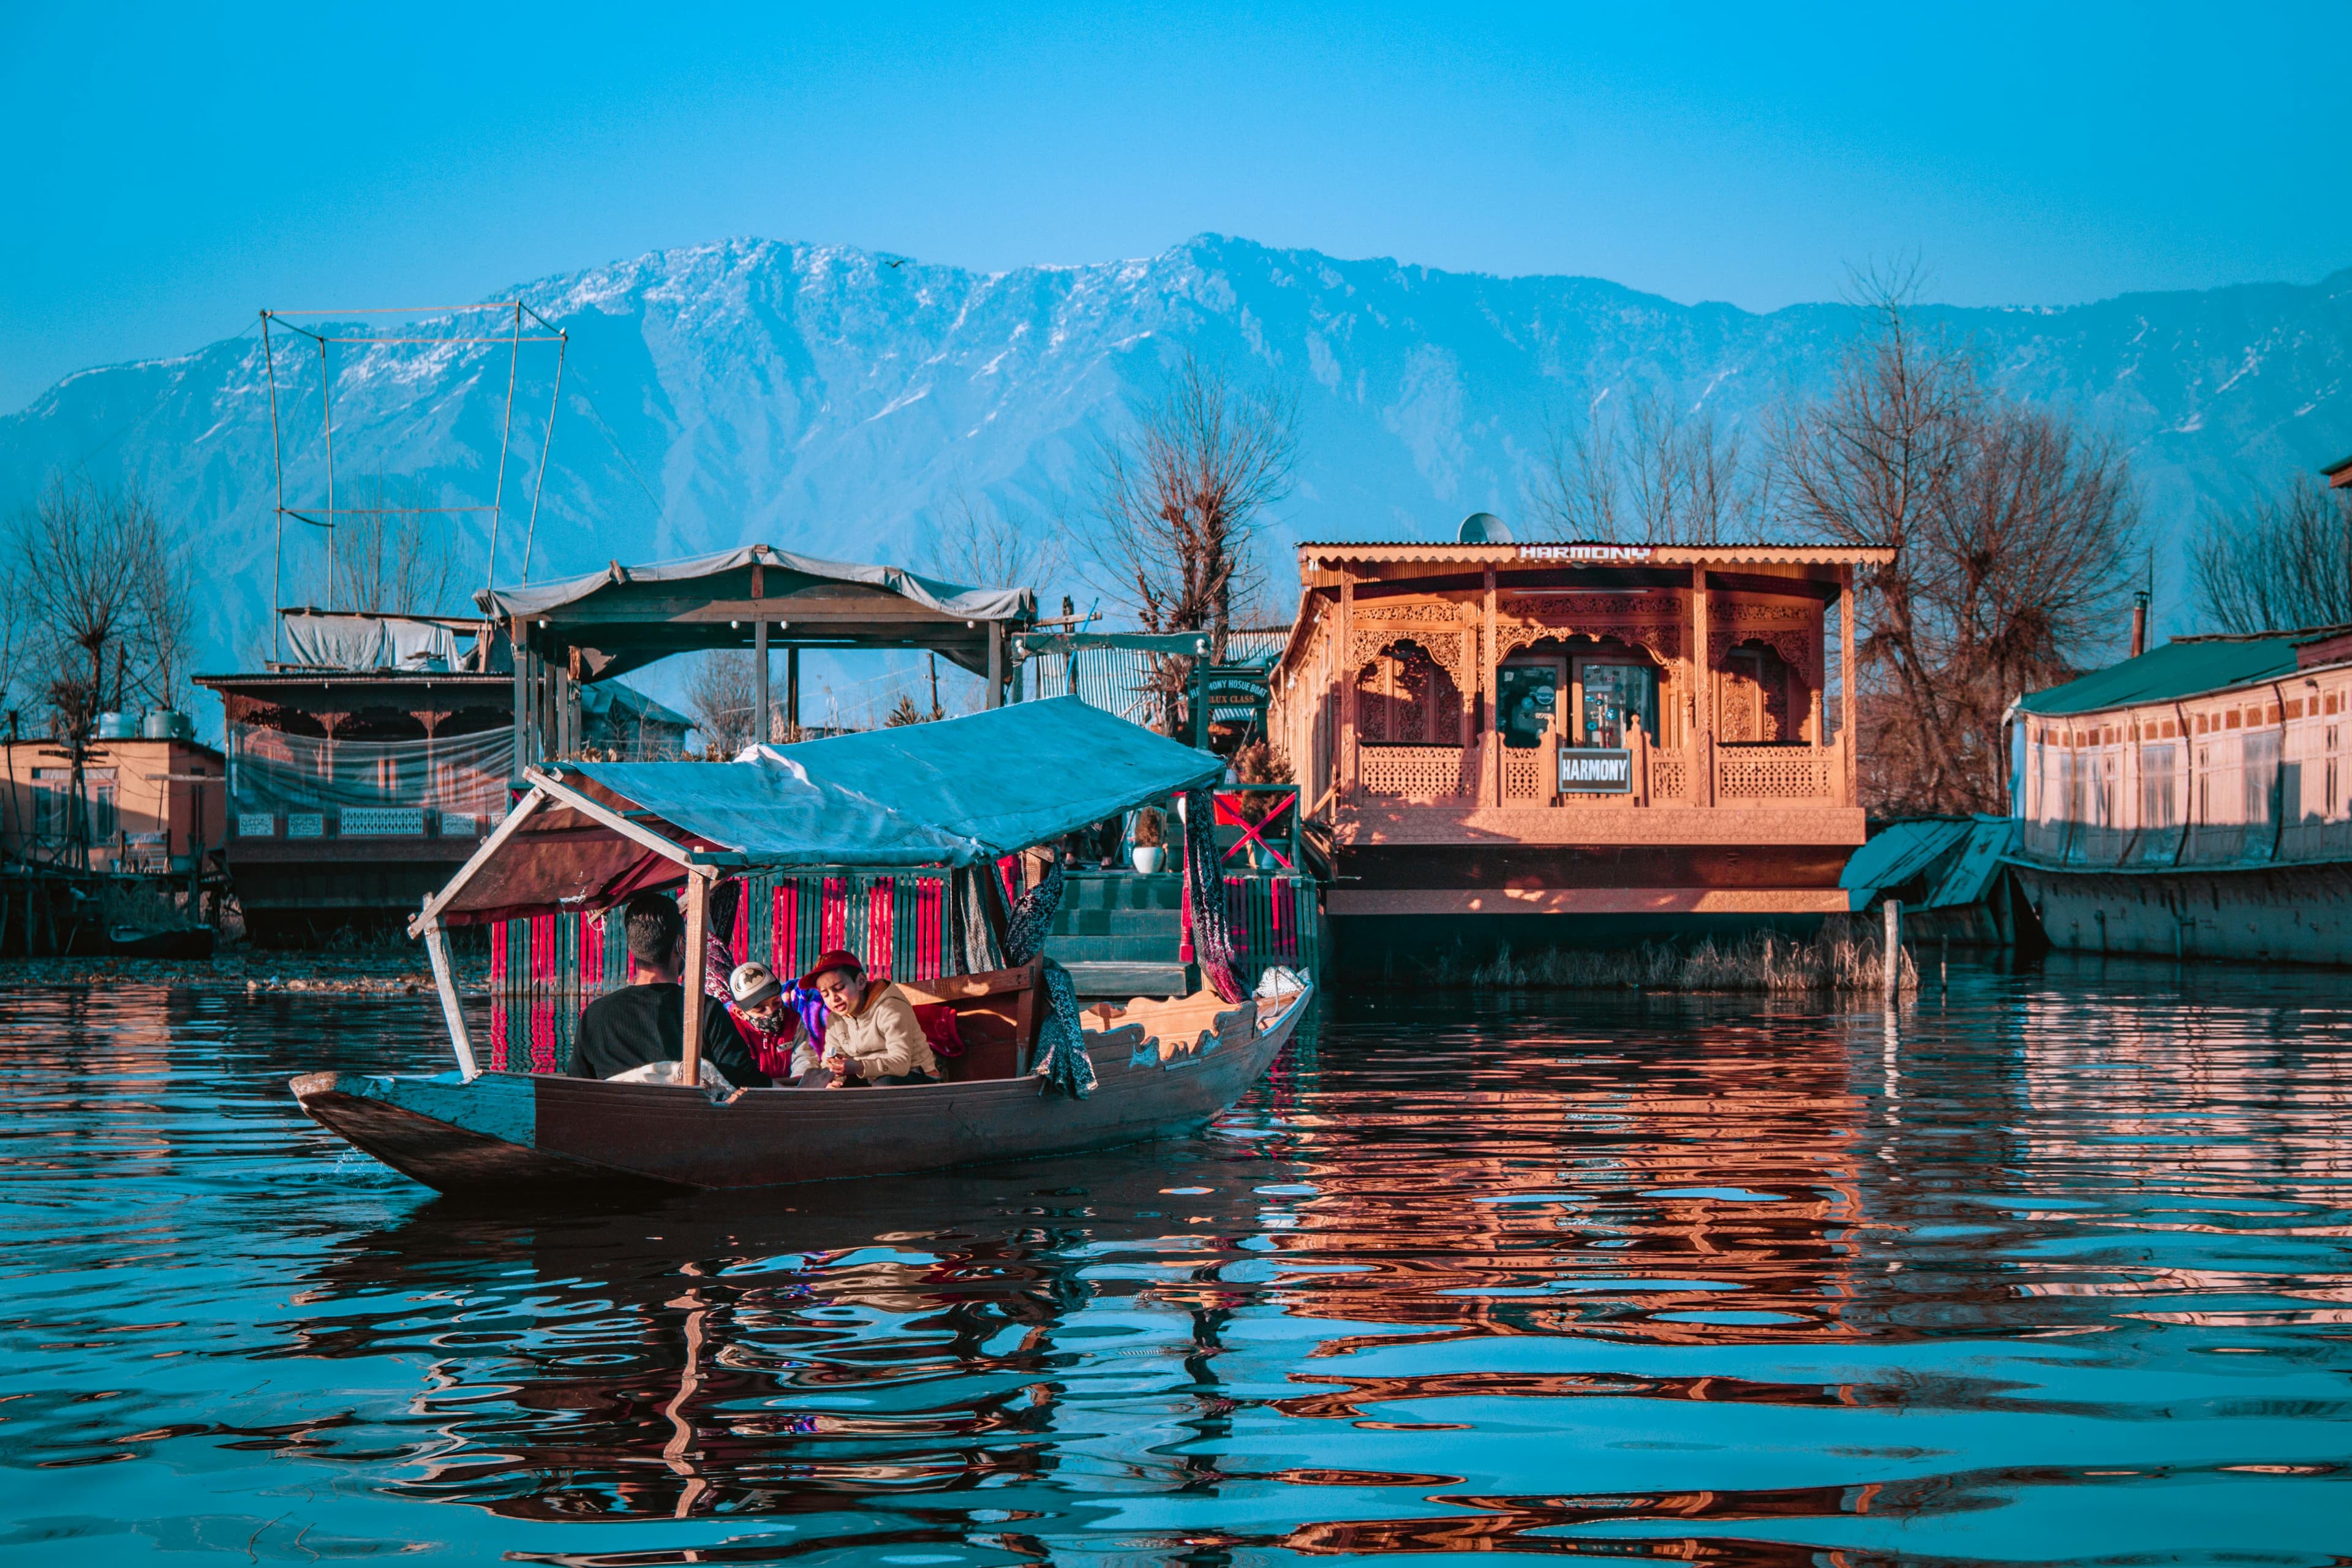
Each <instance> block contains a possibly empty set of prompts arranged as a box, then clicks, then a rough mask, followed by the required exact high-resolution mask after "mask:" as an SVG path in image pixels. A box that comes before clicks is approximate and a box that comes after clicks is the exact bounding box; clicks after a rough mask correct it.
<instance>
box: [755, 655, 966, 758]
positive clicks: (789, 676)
mask: <svg viewBox="0 0 2352 1568" xmlns="http://www.w3.org/2000/svg"><path fill="white" fill-rule="evenodd" d="M931 688H932V696H933V697H934V698H936V697H937V696H938V695H939V681H938V679H937V677H934V678H933V679H932V681H931ZM784 706H785V707H786V708H787V709H788V710H791V718H792V721H793V727H792V728H791V729H790V730H787V731H785V732H784V737H785V739H787V740H792V741H797V740H799V739H800V738H801V649H800V645H799V644H798V643H794V644H793V646H792V647H788V648H786V649H785V650H784ZM934 706H936V703H935V704H934Z"/></svg>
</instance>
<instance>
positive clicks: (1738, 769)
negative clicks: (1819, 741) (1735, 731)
mask: <svg viewBox="0 0 2352 1568" xmlns="http://www.w3.org/2000/svg"><path fill="white" fill-rule="evenodd" d="M1838 785H1839V776H1838V759H1837V752H1835V751H1834V750H1833V749H1832V748H1830V747H1827V746H1718V747H1717V748H1716V752H1715V804H1716V805H1719V806H1729V807H1733V808H1738V807H1740V806H1747V805H1764V804H1768V803H1772V802H1779V801H1789V802H1793V803H1797V804H1801V805H1830V804H1832V802H1834V801H1835V800H1836V798H1837V796H1838V793H1839V789H1838Z"/></svg>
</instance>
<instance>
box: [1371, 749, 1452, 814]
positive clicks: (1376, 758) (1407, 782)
mask: <svg viewBox="0 0 2352 1568" xmlns="http://www.w3.org/2000/svg"><path fill="white" fill-rule="evenodd" d="M1477 762H1478V749H1477V748H1476V747H1475V746H1406V745H1385V744H1376V743H1366V744H1362V745H1359V746H1358V747H1357V748H1356V771H1357V773H1358V775H1359V777H1360V781H1361V784H1362V788H1363V791H1364V793H1365V794H1366V795H1379V796H1381V797H1383V798H1386V799H1391V800H1402V801H1414V802H1426V803H1431V804H1435V803H1437V802H1449V803H1450V802H1454V801H1461V800H1468V799H1472V798H1475V796H1476V795H1477V793H1478V775H1477Z"/></svg>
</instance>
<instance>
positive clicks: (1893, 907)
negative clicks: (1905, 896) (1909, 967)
mask: <svg viewBox="0 0 2352 1568" xmlns="http://www.w3.org/2000/svg"><path fill="white" fill-rule="evenodd" d="M1879 967H1880V968H1881V969H1882V970H1883V971H1884V973H1883V975H1882V977H1881V981H1880V984H1882V985H1883V986H1884V987H1885V993H1886V1005H1888V1006H1890V1007H1892V1006H1893V1005H1895V992H1897V991H1898V990H1900V989H1901V988H1902V984H1903V900H1900V899H1889V900H1886V940H1885V943H1884V944H1883V946H1882V948H1881V951H1880V965H1879Z"/></svg>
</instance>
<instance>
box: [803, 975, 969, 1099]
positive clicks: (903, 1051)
mask: <svg viewBox="0 0 2352 1568" xmlns="http://www.w3.org/2000/svg"><path fill="white" fill-rule="evenodd" d="M801 984H802V985H803V987H805V988H806V989H808V990H811V991H814V992H815V993H816V994H817V995H818V996H819V997H820V998H821V999H822V1000H823V1001H824V1010H825V1015H826V1016H825V1026H824V1066H825V1067H826V1068H829V1069H831V1071H832V1073H833V1081H832V1082H831V1083H829V1084H827V1085H826V1086H825V1087H826V1088H828V1089H849V1088H854V1087H858V1086H862V1085H866V1084H905V1083H937V1082H938V1081H939V1078H940V1063H939V1058H937V1057H935V1056H933V1055H932V1054H931V1046H930V1042H929V1040H926V1039H925V1038H924V1037H923V1026H922V1025H920V1024H919V1023H918V1022H917V1021H916V1019H915V1005H914V1004H913V1003H912V1002H909V1001H908V999H907V994H906V993H905V992H904V991H901V990H899V989H898V986H896V985H894V984H891V983H890V982H888V981H887V980H868V979H866V965H865V964H864V963H862V962H861V961H860V960H859V959H858V956H857V955H856V953H854V952H847V951H845V950H843V949H835V951H833V952H828V953H824V954H823V955H822V956H820V957H819V958H818V959H817V961H816V965H815V967H814V968H813V969H811V970H810V971H809V972H808V973H806V974H803V975H802V976H801Z"/></svg>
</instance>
